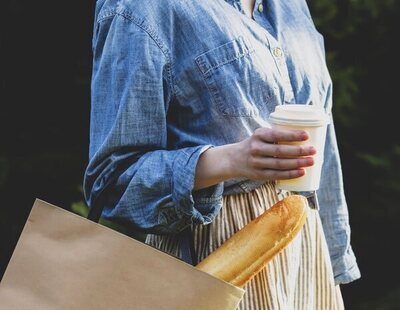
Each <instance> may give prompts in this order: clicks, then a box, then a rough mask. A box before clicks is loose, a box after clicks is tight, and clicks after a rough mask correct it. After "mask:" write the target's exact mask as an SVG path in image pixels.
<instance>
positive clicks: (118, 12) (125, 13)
mask: <svg viewBox="0 0 400 310" xmlns="http://www.w3.org/2000/svg"><path fill="white" fill-rule="evenodd" d="M114 16H120V17H122V18H124V19H125V20H127V21H129V22H131V23H132V24H134V25H136V26H137V27H138V28H140V29H142V30H143V31H144V32H145V33H147V35H148V36H149V37H150V38H151V39H152V40H153V42H154V43H155V44H156V46H157V47H158V48H159V49H160V51H161V52H162V54H163V55H164V57H165V58H166V60H167V63H166V70H167V76H168V84H169V85H168V87H169V89H170V91H171V94H172V95H174V87H173V77H172V60H171V59H172V58H171V56H170V53H169V51H168V49H167V48H166V46H165V44H163V42H162V41H161V40H160V38H159V36H158V35H157V33H156V31H155V29H154V28H153V27H151V26H150V25H148V24H146V21H145V20H144V19H139V18H137V17H135V16H133V14H132V12H130V11H129V10H127V9H126V8H122V7H119V8H116V9H114V10H109V11H106V12H104V13H103V14H102V16H101V17H99V19H98V21H97V22H98V23H100V22H101V21H104V20H106V19H109V18H113V17H114ZM172 95H171V96H172Z"/></svg>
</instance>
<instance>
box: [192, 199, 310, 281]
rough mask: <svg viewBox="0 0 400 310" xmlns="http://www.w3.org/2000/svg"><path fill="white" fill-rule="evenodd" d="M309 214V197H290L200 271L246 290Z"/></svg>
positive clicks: (202, 264)
mask: <svg viewBox="0 0 400 310" xmlns="http://www.w3.org/2000/svg"><path fill="white" fill-rule="evenodd" d="M307 214H308V204H307V199H306V198H305V197H303V196H300V195H291V196H288V197H286V198H284V199H282V200H280V201H278V202H277V203H276V204H274V205H273V206H272V207H271V208H269V209H268V210H267V211H266V212H264V213H263V214H261V215H260V216H258V217H257V218H255V219H254V220H253V221H251V222H250V223H248V224H247V225H246V226H244V227H243V228H242V229H241V230H239V231H238V232H236V233H235V234H234V235H233V236H231V237H230V238H229V239H228V240H226V241H225V242H224V243H223V244H222V245H221V246H220V247H219V248H218V249H216V250H215V251H214V252H212V253H211V254H210V255H209V256H207V257H206V258H205V259H204V260H202V261H201V262H200V263H199V264H198V265H197V266H196V268H198V269H200V270H202V271H204V272H207V273H208V274H211V275H212V276H214V277H216V278H219V279H221V280H224V281H226V282H229V283H231V284H233V285H235V286H237V287H243V286H244V285H245V284H246V283H247V282H248V281H249V280H250V279H252V278H253V277H254V276H255V275H256V274H257V273H258V272H259V271H261V269H262V268H263V267H265V265H266V264H267V263H268V262H269V261H270V260H271V259H272V258H274V257H275V255H277V254H278V253H279V252H280V251H282V250H283V249H284V248H285V247H286V246H287V245H288V244H289V243H290V242H291V241H292V240H293V239H294V238H295V237H296V235H297V234H298V233H299V232H300V230H301V228H302V227H303V225H304V224H305V221H306V219H307Z"/></svg>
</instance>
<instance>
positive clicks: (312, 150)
mask: <svg viewBox="0 0 400 310" xmlns="http://www.w3.org/2000/svg"><path fill="white" fill-rule="evenodd" d="M309 151H310V153H312V154H315V153H317V149H316V148H315V147H313V146H310V148H309Z"/></svg>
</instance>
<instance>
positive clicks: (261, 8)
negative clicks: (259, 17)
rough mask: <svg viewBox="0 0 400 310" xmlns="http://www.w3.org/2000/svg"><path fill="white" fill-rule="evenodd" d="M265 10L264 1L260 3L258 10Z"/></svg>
mask: <svg viewBox="0 0 400 310" xmlns="http://www.w3.org/2000/svg"><path fill="white" fill-rule="evenodd" d="M263 11H264V6H263V4H262V3H260V4H259V5H258V12H260V13H262V12H263Z"/></svg>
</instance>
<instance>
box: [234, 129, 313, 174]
mask: <svg viewBox="0 0 400 310" xmlns="http://www.w3.org/2000/svg"><path fill="white" fill-rule="evenodd" d="M308 138H309V137H308V134H307V132H306V131H303V130H284V129H271V128H266V127H261V128H258V129H256V130H255V131H254V133H253V135H252V136H251V137H249V138H247V139H245V140H243V141H241V142H238V143H236V144H235V145H234V148H235V150H234V152H232V153H231V154H232V156H231V169H232V173H233V175H235V176H237V177H245V178H247V179H251V180H258V181H268V180H283V179H292V178H297V177H300V176H302V175H304V173H305V171H304V169H303V168H305V167H309V166H312V165H313V164H314V159H313V158H312V157H310V156H312V155H314V154H315V153H316V149H315V148H314V147H313V146H310V145H308V146H307V145H289V144H284V143H286V142H287V143H293V142H303V141H306V140H307V139H308Z"/></svg>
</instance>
